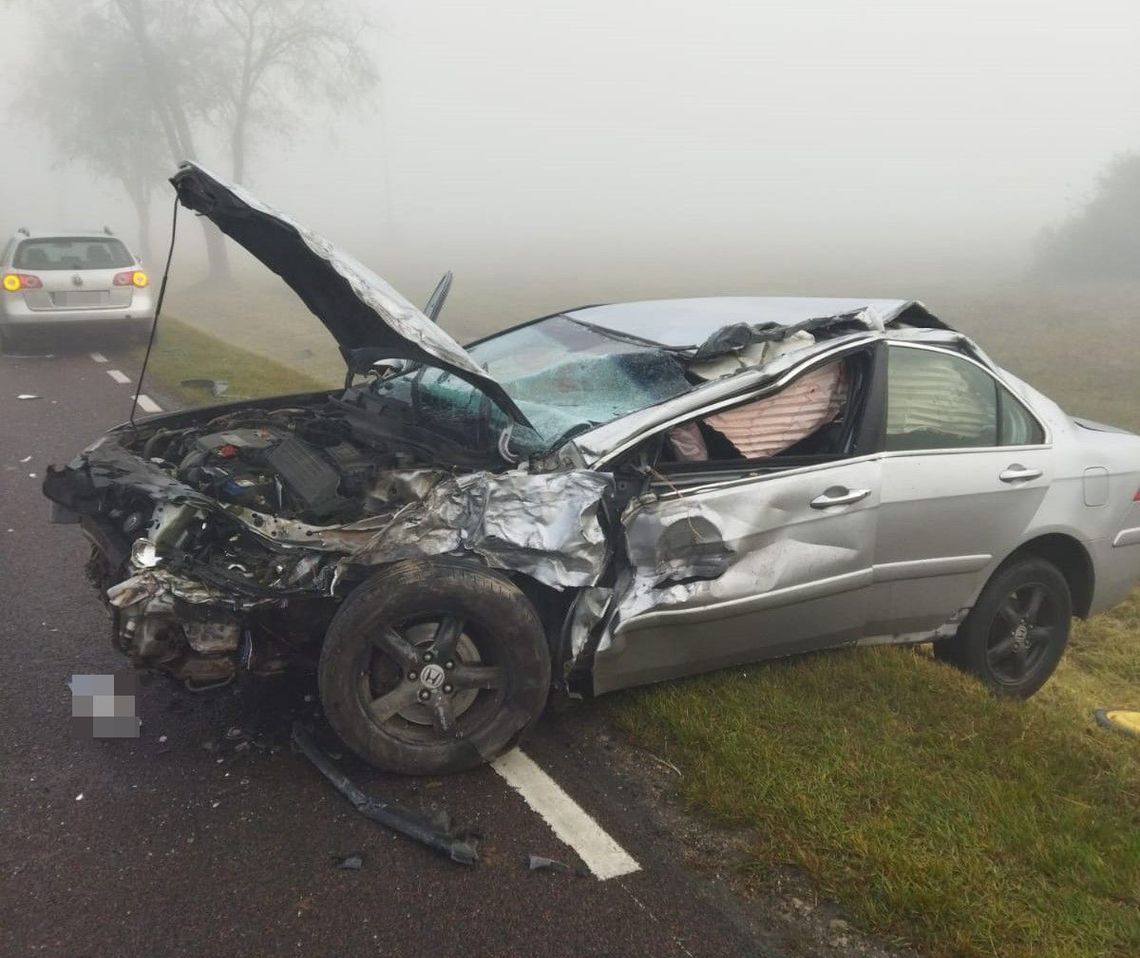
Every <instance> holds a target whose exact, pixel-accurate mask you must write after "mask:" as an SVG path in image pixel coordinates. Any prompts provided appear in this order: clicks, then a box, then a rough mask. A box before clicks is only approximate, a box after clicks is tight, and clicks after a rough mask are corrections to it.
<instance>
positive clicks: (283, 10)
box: [213, 0, 377, 182]
mask: <svg viewBox="0 0 1140 958" xmlns="http://www.w3.org/2000/svg"><path fill="white" fill-rule="evenodd" d="M213 6H214V9H215V11H216V12H217V15H218V17H219V18H220V19H221V20H222V21H223V22H224V23H225V24H226V26H227V27H228V30H227V31H226V32H227V34H228V36H229V38H230V42H231V43H232V45H233V49H232V51H230V52H229V53H228V55H227V56H226V57H225V58H224V65H223V70H224V73H222V74H221V76H220V78H219V79H220V81H221V82H220V83H219V87H218V91H217V93H218V99H219V101H220V105H221V109H222V115H223V118H224V119H225V121H227V124H228V127H229V132H230V137H229V141H230V142H229V145H230V157H231V172H232V174H233V177H234V179H235V180H237V181H238V182H243V181H244V178H245V169H246V158H247V156H248V153H249V149H250V146H251V144H252V143H253V141H254V140H255V139H256V138H257V137H258V136H259V135H264V134H266V133H277V134H281V133H284V132H287V131H288V130H290V129H292V128H294V127H295V126H297V125H299V124H300V123H301V122H302V121H303V120H304V119H305V117H304V116H302V115H301V112H300V111H299V110H298V109H297V108H296V106H295V104H296V103H297V102H303V103H304V104H305V106H306V108H307V109H308V110H309V112H310V113H312V112H313V111H314V110H318V109H319V108H320V107H322V106H325V105H331V106H333V107H334V108H335V107H343V106H344V105H346V104H349V103H352V102H354V101H359V100H361V99H362V98H364V97H365V96H366V95H367V94H368V93H370V92H371V91H372V89H373V88H374V87H375V85H376V82H377V75H376V70H375V67H374V66H373V64H372V61H371V59H370V58H369V57H368V55H367V53H366V52H365V51H364V49H363V48H362V46H361V45H360V36H361V34H362V32H363V31H364V30H365V29H366V28H367V21H366V19H365V17H364V15H363V13H362V12H361V11H360V9H359V8H358V7H357V6H355V5H354V4H352V3H348V2H345V0H213Z"/></svg>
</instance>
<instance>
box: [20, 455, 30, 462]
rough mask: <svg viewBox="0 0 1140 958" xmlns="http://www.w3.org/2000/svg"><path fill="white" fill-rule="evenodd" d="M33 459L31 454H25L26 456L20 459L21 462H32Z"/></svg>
mask: <svg viewBox="0 0 1140 958" xmlns="http://www.w3.org/2000/svg"><path fill="white" fill-rule="evenodd" d="M31 461H32V457H31V456H24V458H23V459H21V460H20V462H31Z"/></svg>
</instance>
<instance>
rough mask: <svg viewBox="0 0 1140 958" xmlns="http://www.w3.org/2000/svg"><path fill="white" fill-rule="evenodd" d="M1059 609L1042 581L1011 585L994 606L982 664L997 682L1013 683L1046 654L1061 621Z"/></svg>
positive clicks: (1037, 664)
mask: <svg viewBox="0 0 1140 958" xmlns="http://www.w3.org/2000/svg"><path fill="white" fill-rule="evenodd" d="M1060 619H1061V616H1060V609H1059V607H1058V604H1057V601H1056V600H1055V599H1054V598H1053V596H1052V594H1051V593H1050V591H1049V589H1048V588H1047V587H1046V585H1045V584H1044V583H1042V582H1028V583H1025V584H1023V585H1020V586H1018V587H1017V588H1015V589H1013V590H1012V591H1011V592H1010V593H1009V594H1008V595H1007V596H1006V598H1005V600H1004V601H1003V602H1002V603H1001V605H999V606H998V608H997V611H996V612H995V613H994V617H993V620H992V622H991V623H990V631H989V635H988V636H987V640H986V664H987V666H988V667H989V670H990V672H991V673H992V674H993V676H994V678H996V679H997V680H998V681H999V682H1001V683H1003V684H1005V685H1017V684H1018V683H1020V682H1022V681H1024V679H1025V678H1026V676H1028V675H1030V674H1031V673H1032V672H1033V671H1034V670H1035V669H1036V668H1037V667H1038V666H1039V665H1040V664H1041V661H1042V659H1044V657H1045V656H1046V654H1047V652H1048V649H1049V647H1050V646H1051V645H1052V642H1053V640H1054V639H1055V638H1056V632H1057V630H1058V629H1060V628H1061V627H1062V625H1063V623H1062V622H1061V621H1060Z"/></svg>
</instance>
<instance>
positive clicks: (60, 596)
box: [0, 340, 768, 958]
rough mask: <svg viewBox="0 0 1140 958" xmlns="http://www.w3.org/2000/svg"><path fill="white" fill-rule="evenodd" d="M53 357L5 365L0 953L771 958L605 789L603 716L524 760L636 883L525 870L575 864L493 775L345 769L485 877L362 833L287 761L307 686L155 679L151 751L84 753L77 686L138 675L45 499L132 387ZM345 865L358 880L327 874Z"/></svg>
mask: <svg viewBox="0 0 1140 958" xmlns="http://www.w3.org/2000/svg"><path fill="white" fill-rule="evenodd" d="M50 348H53V349H55V350H56V355H54V356H52V357H46V356H45V357H39V358H32V357H27V358H17V357H11V356H0V583H2V586H0V590H2V591H0V610H2V614H0V649H2V650H3V664H2V665H0V676H2V682H3V689H2V691H0V954H4V955H23V954H36V955H67V956H80V955H99V956H103V955H122V956H130V955H148V956H150V955H155V954H161V955H197V954H224V955H247V954H248V955H270V954H320V955H326V954H327V955H333V954H336V955H352V954H363V953H368V954H372V955H409V956H410V955H426V954H438V955H445V954H447V955H471V956H499V955H535V954H541V955H543V956H544V958H556V956H562V955H566V956H571V955H573V956H583V955H653V956H671V955H693V956H706V955H707V956H717V955H733V956H737V955H751V954H762V953H763V954H767V953H768V952H767V951H766V950H765V949H763V948H762V947H761V946H760V944H759V943H758V940H757V939H756V937H754V935H753V934H752V933H751V932H750V931H749V928H748V923H747V922H746V921H743V920H741V919H740V917H739V914H738V913H737V912H736V910H735V906H734V905H733V903H731V902H729V901H727V900H726V898H725V896H724V895H723V893H722V890H718V889H717V888H713V887H710V882H709V879H707V878H705V877H703V876H702V875H698V874H696V873H693V872H691V871H690V870H689V869H688V868H687V866H686V865H685V864H684V863H683V862H682V859H683V855H682V854H681V851H680V849H679V847H678V844H677V842H676V840H675V839H674V838H673V837H672V836H670V835H668V834H661V833H660V828H659V826H655V825H654V824H653V821H654V819H653V817H652V816H651V815H649V814H647V813H646V809H645V807H644V806H643V804H642V803H644V802H645V801H648V799H647V798H646V795H645V794H644V792H643V790H641V789H640V788H639V786H638V783H637V782H636V780H631V779H630V777H629V774H628V773H623V772H621V771H619V770H617V769H615V768H613V767H611V765H610V763H609V762H608V761H607V756H606V753H605V751H604V749H602V748H600V747H599V745H598V736H597V735H595V734H593V732H592V731H591V730H592V729H594V725H591V721H590V718H589V710H590V709H591V706H590V705H586V706H584V707H582V708H579V709H578V710H577V714H573V715H570V716H562V717H559V716H553V717H548V718H547V719H545V720H544V721H543V723H542V724H541V725H540V727H539V728H538V730H537V731H536V733H535V734H534V736H533V737H532V738H531V740H529V741H528V742H527V743H526V745H525V749H526V752H527V754H528V755H530V756H531V757H532V758H533V759H534V760H535V761H536V762H538V763H539V764H540V765H541V766H542V767H543V769H545V770H546V771H547V772H548V773H549V774H550V775H551V776H553V777H554V778H555V779H556V780H557V781H558V782H559V784H560V785H561V786H562V788H563V789H565V790H566V791H567V792H568V793H569V794H570V795H571V796H572V797H573V798H574V799H575V800H576V801H577V802H578V803H579V804H580V805H581V807H582V808H583V809H585V811H586V812H587V813H588V814H589V815H591V816H593V817H594V819H595V820H596V821H597V822H598V823H599V824H600V825H601V826H602V827H603V828H604V829H605V830H606V831H607V832H608V833H609V834H610V835H611V836H612V837H613V838H614V839H615V840H616V841H617V842H618V843H620V845H621V846H622V847H623V848H624V849H625V850H626V851H627V852H628V853H629V854H630V855H632V856H633V857H634V858H635V859H636V860H637V862H638V863H639V864H640V865H641V866H642V867H641V870H640V871H638V872H636V873H634V874H630V875H625V876H623V877H619V878H613V879H610V880H608V881H598V880H596V879H595V878H593V877H582V876H579V875H573V874H565V873H555V872H549V871H530V870H528V868H527V857H528V856H529V855H531V854H537V855H542V856H545V857H548V858H553V859H557V860H560V861H563V862H567V863H570V864H571V865H574V866H578V867H581V864H582V863H581V862H580V860H579V859H578V858H577V856H576V853H575V852H574V851H573V850H572V849H571V848H570V847H568V846H566V845H563V844H562V843H561V842H560V841H559V840H558V839H557V838H556V837H555V836H554V833H553V832H552V831H551V829H550V828H549V827H548V826H547V824H546V823H545V822H544V821H543V820H542V819H541V818H539V816H538V815H536V814H535V813H534V812H533V811H532V810H531V809H530V808H528V806H527V805H526V804H525V803H524V801H523V800H522V798H521V797H520V796H519V795H518V794H516V793H515V792H514V791H512V790H511V789H510V788H509V787H508V786H507V784H506V783H505V782H504V781H503V780H502V779H501V778H500V777H499V776H498V775H496V774H495V773H494V772H493V771H492V770H490V769H487V768H483V769H480V770H477V771H475V772H472V773H468V774H465V775H461V776H453V777H449V778H446V779H435V780H426V779H407V778H399V777H396V776H387V775H383V774H381V773H378V772H375V771H373V770H371V769H367V768H366V767H364V766H362V765H360V764H359V763H355V762H353V761H350V760H349V758H347V757H345V758H344V759H343V761H342V764H343V767H344V768H345V769H346V770H347V771H348V772H349V773H350V774H351V775H352V776H353V777H354V778H355V780H356V781H357V782H358V784H360V785H361V786H362V787H364V788H366V789H367V790H368V791H369V792H370V793H372V794H375V795H378V796H387V797H391V798H394V799H396V800H397V801H400V802H402V803H404V804H406V805H409V806H412V807H415V808H419V809H424V810H429V811H431V810H439V809H443V810H446V811H447V812H448V813H449V814H450V815H451V816H452V818H453V819H454V820H455V822H456V823H457V824H459V825H460V826H463V827H466V828H470V829H472V830H475V831H477V832H478V833H479V834H480V835H481V836H482V839H481V844H480V850H481V855H482V860H481V862H480V863H479V864H478V865H476V866H475V867H470V868H468V867H463V866H460V865H457V864H454V863H452V862H449V861H447V860H444V859H442V858H439V857H437V856H435V855H433V854H432V853H431V852H430V851H428V850H426V849H425V848H423V847H421V846H419V845H417V844H415V843H413V842H411V841H409V840H407V839H405V838H402V837H396V836H393V835H392V834H391V833H389V832H388V831H386V830H385V829H383V828H382V827H380V826H379V825H376V824H374V823H372V822H369V821H367V820H365V819H364V818H362V817H360V816H359V815H357V814H356V813H355V812H354V811H353V810H352V809H351V807H350V806H349V805H348V804H347V803H346V802H345V800H344V799H343V798H342V797H341V796H340V795H339V794H337V793H336V792H335V791H334V790H333V789H332V788H331V787H330V786H329V785H328V784H327V783H326V782H325V781H324V780H323V779H322V778H321V777H320V776H319V775H318V774H317V773H316V771H315V770H314V769H313V768H312V766H310V765H309V764H308V763H307V761H306V760H305V759H304V758H303V757H301V756H300V755H297V754H295V753H294V752H293V751H292V750H291V749H290V748H289V746H288V742H287V734H288V727H289V722H290V719H291V717H292V716H293V715H295V714H299V713H300V714H304V713H307V712H311V711H313V710H314V709H315V704H314V703H313V702H311V701H306V699H305V696H306V694H308V691H307V686H306V685H305V684H304V683H300V684H299V685H285V686H270V687H265V686H262V687H254V688H249V687H240V688H237V689H233V688H231V689H228V690H225V691H222V692H218V693H212V694H210V695H205V696H203V695H192V694H190V693H188V692H185V691H182V690H178V689H176V688H175V687H173V686H172V685H171V684H169V683H168V682H166V681H165V680H160V679H156V680H154V681H152V682H150V683H149V684H146V685H144V687H143V688H142V689H141V690H140V695H139V701H138V707H139V713H140V714H141V716H142V719H143V728H142V735H141V737H140V738H138V739H120V740H92V739H83V738H80V737H78V736H76V735H75V733H73V731H72V729H71V724H70V714H71V693H70V691H69V688H68V682H69V680H70V677H71V675H72V674H81V673H106V672H113V671H116V670H118V669H121V668H123V667H124V665H125V661H124V660H122V659H121V658H120V657H119V656H118V655H117V653H115V652H114V651H113V650H112V649H111V647H110V643H109V620H108V618H107V616H106V615H105V613H104V612H103V609H102V606H101V605H100V604H99V602H98V601H97V599H96V596H95V595H94V593H93V591H92V590H91V588H90V587H89V586H88V585H87V582H86V580H85V578H84V574H83V565H84V561H85V558H86V554H87V547H86V545H85V543H84V541H83V539H82V537H81V534H80V532H79V531H78V528H77V527H75V526H66V525H65V526H55V525H51V524H49V523H48V521H47V513H48V508H47V502H46V500H44V499H43V498H42V496H41V494H40V482H41V480H42V477H43V474H44V470H45V467H46V466H47V464H48V463H52V462H65V461H67V460H68V459H70V458H71V457H72V456H73V455H74V454H75V453H76V452H77V451H78V450H79V449H80V448H82V447H83V446H85V445H86V444H87V443H88V442H89V441H90V440H91V439H93V438H94V437H96V436H97V435H98V434H99V433H100V432H102V431H103V430H104V429H106V428H107V427H109V426H111V425H113V424H115V423H117V422H120V421H122V420H123V419H125V418H126V413H127V409H128V405H129V399H130V395H131V390H132V388H133V386H132V385H130V384H124V383H120V382H116V381H114V380H113V379H112V378H111V376H109V375H108V372H107V370H108V369H119V370H121V371H123V372H124V373H126V374H127V375H128V376H129V377H130V378H131V379H132V381H133V378H134V376H135V374H136V370H135V369H134V367H133V364H132V363H131V362H130V361H129V360H128V359H126V358H124V356H123V353H122V351H121V350H120V349H117V348H116V345H115V344H114V343H107V342H99V341H89V342H83V341H76V340H72V341H70V342H69V343H67V344H66V345H64V344H52V345H51V347H50ZM91 350H96V351H98V352H101V353H103V354H104V355H105V356H106V357H107V358H108V359H109V362H108V363H106V364H100V363H97V362H96V361H95V360H94V359H92V357H91V355H90V351H91ZM146 391H147V393H148V394H149V395H150V396H152V397H153V398H154V399H155V400H156V401H157V402H158V403H160V404H162V405H163V406H164V407H165V408H171V406H170V404H169V402H168V400H166V399H165V398H164V397H163V395H162V391H161V389H160V388H156V389H153V390H152V389H151V388H149V386H148V388H147V390H146ZM21 393H29V394H33V395H36V396H39V397H40V398H38V399H29V400H19V399H17V396H18V395H19V394H21ZM27 457H30V458H27ZM593 708H594V709H595V710H596V709H598V706H593ZM230 729H238V730H240V735H239V733H237V732H235V733H233V734H234V735H235V736H238V737H235V738H227V737H226V733H227V731H228V730H230ZM334 748H335V746H334ZM354 852H360V853H362V854H363V858H364V864H363V867H362V868H361V869H360V870H358V871H349V870H341V869H338V868H337V867H336V866H335V861H334V856H338V855H346V854H349V853H354Z"/></svg>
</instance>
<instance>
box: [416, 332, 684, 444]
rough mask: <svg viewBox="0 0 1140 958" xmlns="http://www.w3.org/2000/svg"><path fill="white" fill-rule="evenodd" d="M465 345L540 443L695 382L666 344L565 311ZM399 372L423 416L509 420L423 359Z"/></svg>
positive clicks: (670, 394)
mask: <svg viewBox="0 0 1140 958" xmlns="http://www.w3.org/2000/svg"><path fill="white" fill-rule="evenodd" d="M467 351H468V353H469V355H470V356H471V357H472V358H473V359H474V360H475V362H476V363H478V364H479V365H480V366H482V367H483V368H484V369H485V370H486V371H487V373H488V375H490V376H492V377H494V379H495V380H497V381H498V382H499V383H500V384H501V385H502V386H503V387H504V389H506V391H507V393H508V394H509V395H510V397H511V398H512V399H513V400H514V401H515V402H516V403H517V404H518V406H519V408H520V409H521V410H522V412H523V413H524V414H525V415H526V417H527V419H529V420H530V422H531V424H532V425H533V426H534V428H535V431H536V432H537V433H538V439H539V440H540V441H539V442H538V443H537V445H538V446H545V447H546V448H551V447H552V446H554V445H555V444H556V443H557V442H558V441H559V440H561V439H563V438H565V437H567V436H569V435H571V434H572V433H574V432H577V431H581V430H582V429H584V428H589V427H591V426H595V425H601V424H602V423H607V422H611V421H613V420H614V419H618V418H620V417H621V416H625V415H628V414H629V413H631V412H636V411H637V410H639V409H644V408H646V407H647V406H652V405H654V404H656V403H659V402H663V401H664V400H666V399H670V398H672V397H673V396H677V395H680V394H681V393H683V392H687V391H688V390H689V389H690V388H692V387H691V385H690V383H689V382H688V380H687V379H686V378H685V373H684V368H683V366H682V365H681V363H680V362H679V361H678V360H677V359H676V358H675V357H674V356H673V355H672V354H671V353H669V352H667V351H666V350H663V349H658V348H656V347H654V346H651V345H647V344H640V343H635V342H627V341H625V340H621V339H617V338H614V337H613V336H609V335H606V334H605V333H603V332H602V331H600V330H598V329H595V328H593V327H591V326H587V325H584V324H582V323H579V322H575V321H574V320H571V319H567V318H566V317H565V316H554V317H551V318H550V319H544V320H541V321H539V322H537V323H531V324H529V325H527V326H523V327H521V328H519V329H514V330H510V331H508V332H506V333H503V334H502V335H499V336H494V337H492V338H490V339H486V340H483V341H482V342H480V343H477V344H476V345H474V346H471V347H469V348H468V350H467ZM400 378H401V379H410V383H409V388H410V391H411V399H412V402H413V405H414V406H415V408H416V410H417V414H418V415H419V416H421V417H422V418H423V419H427V420H434V421H438V422H441V423H444V422H447V421H451V422H454V421H455V420H462V419H466V418H469V417H470V416H472V415H481V416H483V417H490V419H491V424H492V426H495V427H499V428H506V425H507V422H508V420H507V418H506V416H505V415H503V414H502V412H501V411H499V410H498V408H497V407H495V406H494V405H493V404H491V403H490V401H489V400H487V399H486V398H485V397H484V396H483V394H482V393H480V392H478V391H477V390H476V389H474V388H473V387H472V386H470V385H469V384H468V383H466V382H465V381H464V380H462V379H460V378H458V377H457V376H454V375H452V374H450V373H447V372H444V371H442V370H439V369H435V368H431V367H423V368H421V369H419V370H417V371H416V372H413V373H409V374H407V375H406V376H403V377H400ZM485 407H489V408H485Z"/></svg>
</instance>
